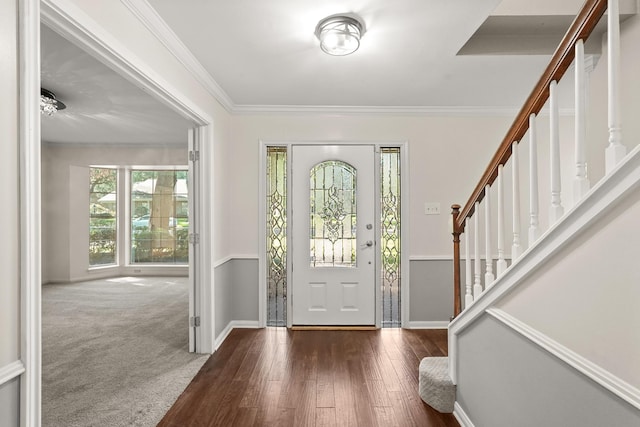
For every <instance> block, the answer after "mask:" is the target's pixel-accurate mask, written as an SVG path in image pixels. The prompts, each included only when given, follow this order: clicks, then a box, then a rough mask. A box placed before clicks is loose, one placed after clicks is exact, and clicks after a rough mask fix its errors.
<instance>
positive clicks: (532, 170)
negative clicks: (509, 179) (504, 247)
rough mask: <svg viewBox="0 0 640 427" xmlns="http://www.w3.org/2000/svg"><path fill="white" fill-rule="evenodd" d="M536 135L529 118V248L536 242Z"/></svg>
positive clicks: (533, 116)
mask: <svg viewBox="0 0 640 427" xmlns="http://www.w3.org/2000/svg"><path fill="white" fill-rule="evenodd" d="M539 235H540V233H539V231H538V135H537V132H536V116H535V114H531V115H530V116H529V246H531V245H533V243H534V242H535V241H536V240H538V236H539Z"/></svg>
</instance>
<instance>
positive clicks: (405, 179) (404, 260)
mask: <svg viewBox="0 0 640 427" xmlns="http://www.w3.org/2000/svg"><path fill="white" fill-rule="evenodd" d="M294 145H373V146H374V147H375V150H376V161H378V162H379V157H378V152H379V150H380V147H399V148H400V164H401V175H402V176H401V189H400V191H401V193H402V194H401V206H400V210H401V216H402V218H401V221H402V223H403V224H405V225H404V226H403V227H402V229H401V233H402V235H401V239H400V245H401V248H400V251H401V263H400V264H401V267H400V268H401V277H402V284H401V286H402V288H401V289H402V290H401V292H402V298H401V301H402V306H401V319H400V321H401V325H402V326H403V327H405V325H408V324H409V318H410V317H409V307H410V304H409V301H410V295H411V293H410V288H409V286H410V268H409V262H410V261H411V260H410V257H409V237H410V235H411V234H410V231H409V229H410V227H409V222H410V221H409V217H410V212H409V204H410V203H409V195H410V191H409V188H410V182H409V176H410V173H409V143H408V141H387V142H368V141H319V140H313V141H281V140H279V141H270V140H260V165H259V166H258V167H259V170H260V178H259V179H260V185H259V194H258V197H259V202H258V206H259V215H260V219H259V221H260V224H259V226H258V230H259V232H260V238H259V245H260V247H261V248H266V232H267V231H266V227H267V225H266V222H265V221H264V218H265V217H266V207H265V205H264V200H266V181H265V177H266V170H265V164H266V155H267V147H268V146H280V147H287V155H288V156H290V155H291V147H292V146H294ZM287 161H288V168H289V174H291V157H288V160H287ZM376 169H377V168H376ZM376 174H377V172H376ZM378 178H379V177H378V175H376V180H378ZM291 185H292V184H291V180H287V192H288V193H291ZM378 202H379V201H378ZM378 202H376V206H377V205H379V203H378ZM376 209H377V208H376ZM290 210H291V206H290V204H289V205H288V206H287V217H288V218H291V217H292V215H291V211H290ZM376 217H377V218H379V215H376ZM379 234H380V233H379V227H378V231H377V232H376V239H377V240H378V241H379V240H380V235H379ZM287 247H292V245H291V233H287ZM264 252H265V251H264V249H263V250H261V252H260V254H259V255H258V257H257V258H258V260H259V262H258V264H259V272H258V304H259V307H260V308H259V320H258V322H259V324H260V325H261V327H265V326H266V322H267V319H266V313H265V311H266V306H267V292H266V286H267V278H266V277H267V272H266V268H267V267H266V254H265V253H264ZM231 258H232V257H226V258H224V259H223V261H224V262H226V261H228V260H229V259H231ZM376 263H377V264H378V265H380V264H379V263H380V257H379V256H377V258H376ZM217 265H220V264H217ZM291 268H292V265H291V257H287V277H292V274H291ZM378 270H379V269H378V268H376V281H377V282H378V283H380V280H381V278H380V276H379V273H378ZM378 289H379V287H377V290H376V307H378V306H379V304H378V302H381V292H379V291H378ZM291 301H292V298H287V313H292V312H293V309H292V307H291ZM380 325H381V316H379V310H378V309H377V308H376V326H377V327H380ZM291 326H292V324H291V316H288V317H287V327H291Z"/></svg>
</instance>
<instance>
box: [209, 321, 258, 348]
mask: <svg viewBox="0 0 640 427" xmlns="http://www.w3.org/2000/svg"><path fill="white" fill-rule="evenodd" d="M234 328H238V329H242V328H247V329H258V328H260V322H258V321H257V320H232V321H231V322H229V323H228V324H227V326H226V327H225V328H224V329H223V330H222V332H220V335H218V336H217V337H216V339H215V341H214V343H213V351H216V350H218V348H220V346H221V345H222V343H223V342H224V340H226V339H227V337H228V336H229V334H230V333H231V331H233V329H234Z"/></svg>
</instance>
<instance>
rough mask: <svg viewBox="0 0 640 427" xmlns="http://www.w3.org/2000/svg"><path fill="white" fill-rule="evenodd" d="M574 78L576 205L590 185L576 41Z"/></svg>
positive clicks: (583, 94) (581, 55)
mask: <svg viewBox="0 0 640 427" xmlns="http://www.w3.org/2000/svg"><path fill="white" fill-rule="evenodd" d="M575 68H576V77H575V80H576V81H575V102H576V105H575V108H576V118H575V120H576V122H575V132H576V145H575V156H576V176H575V177H574V180H573V198H574V201H575V202H576V203H577V202H578V201H579V200H580V199H582V198H583V197H584V195H585V194H587V192H588V191H589V188H590V187H591V185H590V184H589V178H588V177H587V155H586V153H585V150H586V147H585V144H586V139H587V137H586V135H587V112H586V109H587V102H586V99H587V85H586V79H585V75H586V71H585V61H584V42H583V41H582V40H578V42H577V43H576V60H575Z"/></svg>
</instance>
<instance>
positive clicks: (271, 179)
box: [266, 147, 287, 326]
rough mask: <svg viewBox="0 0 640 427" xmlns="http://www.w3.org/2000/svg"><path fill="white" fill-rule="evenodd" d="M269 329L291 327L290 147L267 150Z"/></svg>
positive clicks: (269, 148)
mask: <svg viewBox="0 0 640 427" xmlns="http://www.w3.org/2000/svg"><path fill="white" fill-rule="evenodd" d="M266 205H267V281H268V289H269V292H268V293H269V295H268V300H269V301H268V303H269V305H268V307H269V313H268V315H267V326H286V325H287V148H286V147H267V200H266Z"/></svg>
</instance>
